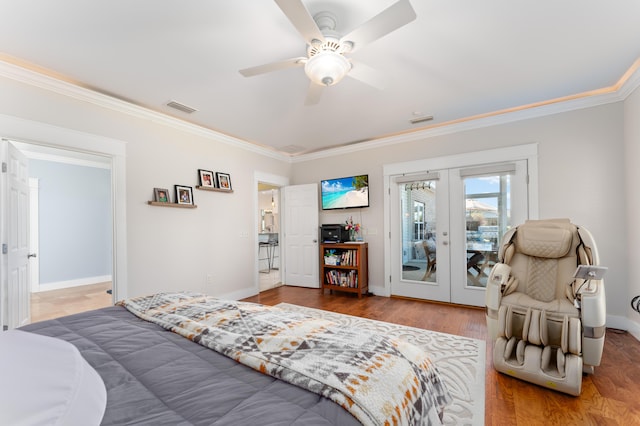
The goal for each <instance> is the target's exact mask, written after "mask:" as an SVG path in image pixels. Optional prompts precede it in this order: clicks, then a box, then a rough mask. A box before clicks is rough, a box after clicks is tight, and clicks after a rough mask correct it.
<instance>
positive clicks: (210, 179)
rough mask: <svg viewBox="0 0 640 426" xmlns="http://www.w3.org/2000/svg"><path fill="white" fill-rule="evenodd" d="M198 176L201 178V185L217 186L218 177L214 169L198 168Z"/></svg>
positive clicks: (205, 186) (207, 186) (206, 186)
mask: <svg viewBox="0 0 640 426" xmlns="http://www.w3.org/2000/svg"><path fill="white" fill-rule="evenodd" d="M198 176H199V178H200V186H202V187H204V188H215V187H216V178H215V176H214V175H213V172H212V171H209V170H202V169H198Z"/></svg>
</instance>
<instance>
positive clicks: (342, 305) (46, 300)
mask: <svg viewBox="0 0 640 426" xmlns="http://www.w3.org/2000/svg"><path fill="white" fill-rule="evenodd" d="M108 288H110V283H106V284H96V285H94V286H87V287H82V288H81V287H78V288H76V289H68V290H55V291H50V292H46V293H37V294H34V295H33V298H32V321H34V322H35V321H42V320H45V319H49V318H56V317H59V316H63V315H69V314H72V313H77V312H82V311H86V310H90V309H97V308H100V307H104V306H110V305H111V304H112V302H111V295H109V294H107V293H106V289H108ZM245 300H247V301H251V302H257V303H263V304H265V305H275V304H278V303H280V302H287V303H293V304H296V305H301V306H308V307H311V308H318V309H324V310H327V311H332V312H339V313H343V314H348V315H356V316H360V317H364V318H371V319H376V320H380V321H387V322H392V323H396V324H403V325H408V326H411V327H418V328H424V329H428V330H434V331H440V332H443V333H450V334H457V335H460V336H467V337H473V338H476V339H482V340H485V341H486V340H487V330H486V326H485V319H484V311H483V310H482V309H474V308H468V307H462V306H454V305H446V304H438V303H429V302H423V301H415V300H405V299H396V298H387V297H379V296H369V297H363V298H361V299H358V298H357V297H354V296H353V295H348V294H340V293H335V294H329V293H328V292H327V293H324V294H323V293H322V290H319V289H308V288H301V287H289V286H284V287H277V288H275V289H271V290H267V291H265V292H263V293H260V294H259V295H257V296H254V297H250V298H248V299H245ZM492 353H493V351H492V347H491V345H490V344H489V342H487V353H486V360H487V361H486V373H485V380H486V388H485V389H486V394H485V395H486V396H485V398H486V405H485V424H486V425H495V426H502V425H516V426H533V425H576V426H578V425H579V426H583V425H589V426H590V425H624V426H627V425H640V342H638V341H637V340H636V339H635V338H634V337H633V336H631V335H629V334H627V333H625V332H620V331H617V330H611V329H609V330H607V336H606V339H605V350H604V355H603V359H602V365H600V367H597V368H596V372H595V374H594V375H591V376H586V377H585V378H584V379H583V384H582V395H580V397H572V396H569V395H564V394H561V393H558V392H554V391H551V390H547V389H544V388H541V387H538V386H536V385H533V384H530V383H526V382H522V381H519V380H517V379H513V378H511V377H508V376H505V375H503V374H499V373H497V372H496V371H495V370H494V369H493V366H492V361H491V360H492Z"/></svg>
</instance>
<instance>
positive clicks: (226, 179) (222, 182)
mask: <svg viewBox="0 0 640 426" xmlns="http://www.w3.org/2000/svg"><path fill="white" fill-rule="evenodd" d="M216 180H217V181H218V188H220V189H224V190H226V191H231V175H229V174H227V173H220V172H216Z"/></svg>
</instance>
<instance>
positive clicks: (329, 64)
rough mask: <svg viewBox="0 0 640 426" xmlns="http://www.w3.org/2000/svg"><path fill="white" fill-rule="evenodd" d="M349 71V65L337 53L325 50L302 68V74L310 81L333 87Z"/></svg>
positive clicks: (345, 59) (310, 59)
mask: <svg viewBox="0 0 640 426" xmlns="http://www.w3.org/2000/svg"><path fill="white" fill-rule="evenodd" d="M350 69H351V63H349V61H348V60H347V58H345V57H344V56H342V55H341V54H339V53H336V52H333V51H331V50H325V51H322V52H318V53H317V54H315V55H313V56H312V57H311V58H309V60H308V61H307V63H306V64H305V66H304V72H305V73H306V74H307V77H309V79H310V80H311V81H313V82H314V83H316V84H319V85H321V86H333V85H334V84H337V83H339V82H340V80H342V79H343V78H344V76H345V75H347V73H348V72H349V70H350Z"/></svg>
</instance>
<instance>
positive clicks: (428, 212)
mask: <svg viewBox="0 0 640 426" xmlns="http://www.w3.org/2000/svg"><path fill="white" fill-rule="evenodd" d="M400 200H401V204H402V212H401V215H402V216H401V217H402V279H403V280H409V281H418V282H432V283H434V282H436V274H437V272H436V241H435V238H436V237H435V235H436V234H435V231H436V181H435V180H429V181H422V180H421V181H415V182H409V183H406V184H404V186H402V187H401V188H400Z"/></svg>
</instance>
